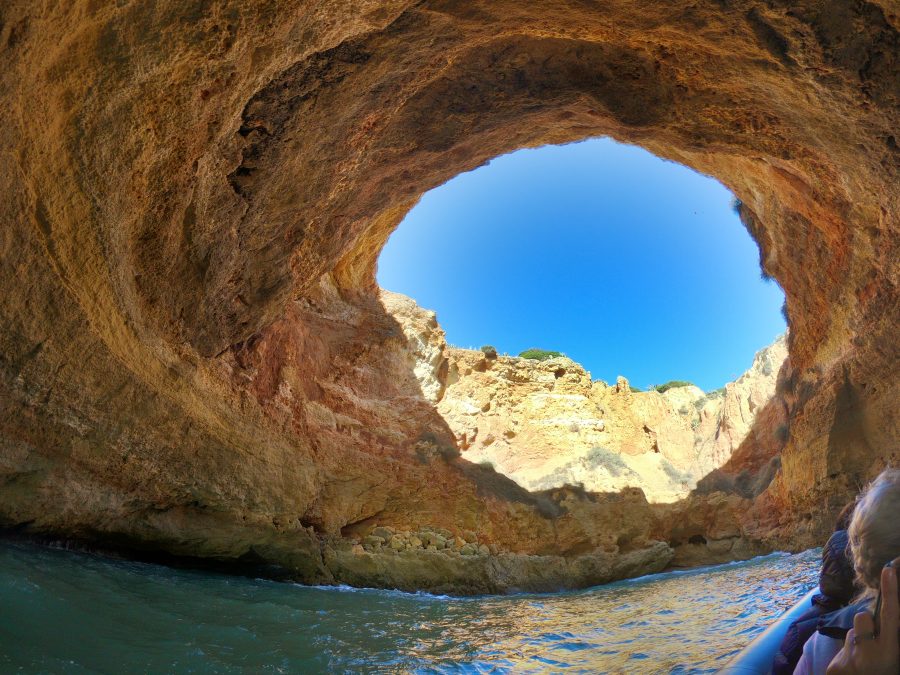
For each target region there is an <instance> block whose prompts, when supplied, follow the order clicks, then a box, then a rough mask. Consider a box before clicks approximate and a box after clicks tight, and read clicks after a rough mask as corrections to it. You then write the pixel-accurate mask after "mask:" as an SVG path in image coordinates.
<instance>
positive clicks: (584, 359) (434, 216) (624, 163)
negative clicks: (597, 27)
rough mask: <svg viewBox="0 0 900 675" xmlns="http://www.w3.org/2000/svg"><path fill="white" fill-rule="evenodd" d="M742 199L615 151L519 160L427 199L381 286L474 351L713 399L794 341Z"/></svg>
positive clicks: (551, 152)
mask: <svg viewBox="0 0 900 675" xmlns="http://www.w3.org/2000/svg"><path fill="white" fill-rule="evenodd" d="M731 200H732V195H731V193H730V192H729V191H728V190H727V189H725V188H724V187H723V186H722V185H721V184H720V183H718V182H717V181H715V180H713V179H711V178H708V177H706V176H703V175H701V174H698V173H696V172H694V171H692V170H690V169H688V168H686V167H684V166H681V165H679V164H675V163H672V162H667V161H664V160H661V159H659V158H657V157H655V156H654V155H652V154H650V153H648V152H647V151H645V150H642V149H640V148H637V147H633V146H627V145H621V144H618V143H615V142H613V141H611V140H609V139H592V140H589V141H584V142H582V143H575V144H571V145H565V146H546V147H543V148H538V149H530V150H519V151H517V152H514V153H511V154H509V155H504V156H502V157H498V158H496V159H494V160H492V161H491V162H490V163H489V164H488V165H486V166H483V167H480V168H479V169H476V170H475V171H471V172H469V173H464V174H461V175H459V176H457V177H456V178H454V179H453V180H451V181H449V182H447V183H445V184H444V185H442V186H440V187H438V188H436V189H434V190H432V191H430V192H428V193H427V194H425V195H424V196H423V198H422V200H421V201H420V202H419V204H418V205H417V206H416V207H415V208H414V209H412V211H410V213H409V214H408V215H407V217H406V218H405V219H404V220H403V222H402V223H401V224H400V226H399V227H398V228H397V230H396V231H395V232H394V233H393V235H391V238H390V240H389V241H388V243H387V246H386V247H385V249H384V252H383V253H382V255H381V258H380V260H379V265H378V281H379V283H380V284H381V286H382V287H383V288H387V289H389V290H392V291H396V292H399V293H404V294H405V295H409V296H410V297H412V298H415V300H416V301H417V302H418V303H419V305H421V306H422V307H426V308H428V309H433V310H435V311H436V312H437V314H438V321H439V322H440V324H441V326H443V328H444V330H445V331H446V332H447V340H448V342H450V343H451V344H453V345H456V346H459V347H474V348H478V347H480V346H481V345H486V344H490V345H494V346H495V347H496V348H497V350H498V351H499V352H501V353H504V352H506V353H509V354H513V355H514V354H518V353H519V352H520V351H522V350H524V349H528V348H530V347H540V348H543V349H553V350H557V351H561V352H564V353H565V354H566V355H567V356H569V357H571V358H572V359H574V360H576V361H578V362H579V363H581V364H582V365H584V367H585V368H587V369H588V370H589V371H590V372H591V374H592V376H593V377H594V378H595V379H597V378H600V379H604V380H606V381H608V382H610V381H614V380H615V378H616V376H617V375H620V374H621V375H624V376H625V377H627V378H628V379H629V380H630V381H631V382H632V383H633V384H635V385H637V386H640V387H645V386H647V385H649V384H659V383H662V382H665V381H667V380H673V379H677V380H689V381H691V382H694V383H696V384H697V385H699V386H700V387H702V388H703V389H705V390H711V389H715V388H717V387H721V386H722V385H723V384H725V382H728V381H730V380H733V379H734V378H735V377H737V376H738V375H740V374H741V373H742V372H743V371H744V370H746V369H747V368H748V367H749V366H750V363H751V362H752V359H753V354H754V352H756V351H757V350H758V349H760V348H762V347H764V346H766V345H767V344H769V343H771V342H772V341H773V340H774V339H775V337H776V336H777V335H778V334H780V333H782V332H783V331H784V330H785V323H784V320H783V318H782V316H781V312H780V310H781V304H782V302H783V301H784V295H783V293H782V292H781V289H779V288H778V286H777V284H775V283H774V282H765V281H763V280H762V279H761V278H760V270H759V262H758V261H759V253H758V249H757V247H756V244H755V243H754V242H753V240H752V239H751V238H750V236H749V235H748V234H747V231H746V230H745V229H744V227H743V226H742V225H741V223H740V222H739V220H738V218H737V216H736V215H735V214H734V212H733V211H732V209H731Z"/></svg>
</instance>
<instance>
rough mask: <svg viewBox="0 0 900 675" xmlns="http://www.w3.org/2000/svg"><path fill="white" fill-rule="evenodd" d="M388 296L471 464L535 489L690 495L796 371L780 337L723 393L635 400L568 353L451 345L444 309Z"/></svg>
mask: <svg viewBox="0 0 900 675" xmlns="http://www.w3.org/2000/svg"><path fill="white" fill-rule="evenodd" d="M381 298H382V302H383V303H384V306H385V308H386V309H387V310H388V312H389V313H390V314H391V315H392V316H393V317H394V318H395V319H397V322H398V323H399V324H400V326H401V328H402V330H403V332H404V335H405V336H406V339H407V344H408V345H409V346H410V358H411V363H410V367H411V368H412V369H413V372H415V373H416V374H417V379H418V381H419V386H420V387H421V389H422V391H423V392H429V400H431V401H433V402H434V403H436V404H437V410H438V412H439V413H440V414H441V417H443V418H444V420H445V421H446V422H447V425H448V426H449V427H450V429H451V431H453V433H454V435H455V437H456V442H457V445H458V447H459V448H460V449H461V450H462V453H463V457H464V458H465V459H467V460H469V461H471V462H475V463H479V464H487V465H489V466H492V467H493V468H494V469H496V470H497V471H499V472H500V473H502V474H504V475H506V476H509V477H510V478H512V479H513V480H515V481H516V482H517V483H518V484H519V485H521V486H522V487H524V488H526V489H528V490H532V491H540V490H547V489H550V488H555V487H562V486H563V485H565V484H571V485H580V486H582V487H583V488H585V489H586V490H589V491H593V492H610V491H612V492H617V491H619V490H621V489H622V488H625V487H639V488H641V489H642V490H643V492H644V493H645V494H646V495H647V498H648V500H649V501H650V502H673V501H676V500H677V499H680V498H683V497H686V496H687V495H688V494H689V493H690V491H691V490H692V489H694V488H695V487H696V485H697V481H698V480H699V479H701V478H703V477H705V476H707V475H708V474H709V473H710V472H712V471H713V470H716V469H719V468H720V467H721V466H723V465H724V464H725V463H726V462H727V461H728V460H729V459H730V458H731V456H732V453H733V452H734V450H736V449H737V448H738V447H739V446H740V445H741V443H742V442H743V441H744V439H745V438H746V436H747V434H748V433H749V431H750V429H751V427H752V425H753V422H754V417H755V415H756V412H757V411H759V410H761V409H762V408H763V407H765V406H766V405H767V404H768V403H769V401H770V399H772V396H773V395H774V394H775V389H776V381H777V379H778V374H779V372H781V370H782V368H783V367H785V368H786V370H787V371H789V366H787V365H786V364H785V361H786V358H787V344H786V340H785V337H784V336H782V337H780V338H778V339H777V340H776V341H775V343H774V344H772V345H770V346H769V347H766V348H765V349H762V350H760V352H759V353H758V354H756V356H755V358H754V359H753V364H752V366H751V367H750V368H749V369H748V370H747V372H746V373H744V374H743V375H741V377H739V378H738V379H737V380H736V381H734V382H729V383H727V384H726V385H725V386H724V387H723V388H722V389H721V390H718V391H714V392H710V393H709V394H706V393H704V392H703V391H702V390H701V389H699V388H698V387H696V386H685V387H675V388H670V389H667V390H665V391H664V392H662V393H659V392H657V391H647V392H637V391H634V390H632V389H631V387H630V386H629V384H628V381H627V380H626V379H625V378H619V381H618V382H617V383H616V384H613V385H609V384H607V383H606V382H603V381H599V380H597V381H594V380H592V379H591V375H590V373H588V372H587V371H586V370H585V369H584V368H582V367H581V366H580V365H579V364H578V363H575V362H574V361H572V360H571V359H568V358H566V357H564V356H561V357H556V358H551V359H548V360H544V361H539V360H534V359H526V358H519V357H509V356H496V355H494V354H485V353H483V352H481V351H474V350H466V349H458V348H453V347H448V346H447V345H446V343H445V340H444V333H443V331H442V330H441V328H440V327H439V325H438V323H437V319H436V316H435V314H434V312H430V311H427V310H424V309H420V308H418V307H417V306H416V304H415V303H414V302H413V301H412V300H411V299H410V298H407V297H405V296H402V295H399V294H397V293H390V292H387V291H382V293H381ZM773 433H775V432H773ZM779 449H780V448H779ZM773 454H776V453H773Z"/></svg>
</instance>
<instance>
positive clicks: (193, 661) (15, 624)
mask: <svg viewBox="0 0 900 675" xmlns="http://www.w3.org/2000/svg"><path fill="white" fill-rule="evenodd" d="M818 560H819V553H818V552H817V551H807V552H805V553H801V554H799V555H787V554H774V555H770V556H766V557H763V558H757V559H755V560H752V561H749V562H745V563H739V564H730V565H722V566H718V567H710V568H704V569H699V570H691V571H688V572H673V573H666V574H657V575H653V576H649V577H643V578H641V579H636V580H631V581H626V582H619V583H615V584H610V585H607V586H600V587H597V588H592V589H588V590H584V591H578V592H570V593H561V594H556V595H550V594H527V595H526V594H523V595H513V596H485V597H477V598H447V597H435V596H428V595H412V594H405V593H399V592H394V591H375V590H353V589H347V588H309V587H303V586H297V585H294V584H287V583H279V582H274V581H266V580H261V579H250V578H245V577H234V576H226V575H221V574H215V573H209V572H198V571H192V570H182V569H172V568H169V567H164V566H160V565H154V564H147V563H138V562H130V561H121V560H113V559H109V558H104V557H101V556H97V555H93V554H88V553H80V552H73V551H66V550H61V549H53V548H46V547H38V546H35V545H32V544H26V543H20V542H8V541H6V542H4V541H0V672H4V673H6V672H28V673H32V672H49V673H116V674H118V673H158V672H163V673H168V672H172V673H240V672H252V673H256V672H259V673H288V672H290V673H320V672H321V673H325V672H327V673H372V672H377V673H407V672H415V673H487V672H491V673H505V672H510V673H513V672H514V673H543V672H557V671H561V670H565V671H568V672H576V673H577V672H591V673H593V672H624V673H660V672H662V673H669V672H675V673H689V672H690V673H694V672H697V673H701V672H714V671H715V670H716V669H717V668H718V667H720V666H722V665H723V664H724V662H725V661H727V660H728V658H729V657H730V656H731V655H733V654H734V653H736V652H737V651H738V650H740V648H741V647H743V646H744V645H745V644H746V643H747V642H749V641H750V640H751V639H752V638H753V637H754V636H755V635H756V634H757V633H758V632H759V631H761V630H762V629H763V628H764V627H765V626H766V624H768V623H769V622H770V621H771V620H772V619H773V618H775V617H776V616H778V615H779V614H780V613H781V612H782V611H784V610H785V609H787V608H788V607H790V606H791V605H793V604H794V603H795V602H796V601H797V600H798V599H799V598H800V597H801V596H802V595H803V594H804V593H805V592H806V591H807V590H808V589H809V588H811V587H812V586H813V585H814V584H815V581H816V577H817V573H818Z"/></svg>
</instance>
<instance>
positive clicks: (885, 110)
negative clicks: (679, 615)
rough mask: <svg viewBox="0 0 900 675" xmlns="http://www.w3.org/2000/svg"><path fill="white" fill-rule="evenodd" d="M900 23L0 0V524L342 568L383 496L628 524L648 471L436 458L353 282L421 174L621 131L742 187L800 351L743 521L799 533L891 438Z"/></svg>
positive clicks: (726, 11)
mask: <svg viewBox="0 0 900 675" xmlns="http://www.w3.org/2000/svg"><path fill="white" fill-rule="evenodd" d="M898 30H900V16H898V14H897V13H896V9H895V8H892V6H891V5H890V3H885V2H883V1H881V2H879V1H875V0H873V1H871V2H860V3H854V4H851V3H842V2H838V1H834V2H829V3H824V4H823V3H820V2H800V3H797V2H792V3H783V2H774V3H772V2H770V3H762V2H757V1H755V0H704V1H701V2H697V3H693V4H690V5H684V4H683V3H674V2H654V3H650V4H646V3H645V4H643V5H641V4H640V3H637V4H635V3H624V2H613V3H594V2H586V1H581V0H571V1H570V2H563V3H557V4H555V5H553V7H552V9H550V8H543V9H542V8H538V7H531V6H528V5H527V4H525V5H523V3H516V2H505V1H503V2H496V1H492V2H465V3H461V2H452V1H450V0H432V1H428V0H425V1H421V2H415V3H413V2H405V1H393V2H386V3H372V2H367V1H365V0H360V1H359V2H349V3H330V4H329V5H328V6H317V7H315V8H312V7H311V6H309V5H308V3H301V2H295V1H292V0H285V1H284V2H278V3H275V2H267V1H264V0H259V1H256V2H232V1H228V0H221V1H219V2H215V3H212V4H210V3H201V2H188V3H185V2H157V3H152V4H148V3H139V2H120V3H115V4H108V5H105V4H103V3H97V2H90V1H88V0H84V1H83V2H76V3H69V4H68V5H66V6H64V7H63V6H59V7H55V8H52V9H41V10H38V9H36V8H34V7H33V3H28V2H25V1H24V0H13V1H12V2H9V3H7V4H6V5H5V6H4V8H3V9H2V10H0V64H2V66H3V67H2V68H0V82H2V87H0V91H2V92H4V93H3V96H2V105H3V110H4V112H5V115H4V119H5V124H4V125H3V127H2V129H0V139H2V144H0V149H2V160H0V162H2V168H3V170H2V172H0V181H2V186H3V194H4V195H6V198H5V199H4V200H3V203H2V205H0V210H2V214H3V215H2V218H3V223H4V227H3V228H2V233H0V246H2V251H3V255H2V262H0V284H2V288H3V289H4V294H3V299H2V301H0V315H2V318H3V320H2V322H0V345H2V359H0V391H2V395H0V409H2V418H3V422H2V424H0V480H2V481H3V482H2V485H3V489H2V490H0V522H2V523H3V524H4V525H6V526H11V527H23V528H25V529H26V530H27V531H30V532H35V533H52V534H58V535H60V534H61V535H66V536H74V537H81V538H94V539H99V540H101V541H104V542H107V543H113V544H115V543H121V544H122V545H128V546H138V547H146V548H153V549H161V550H166V551H169V552H171V553H175V554H180V555H193V556H200V557H214V558H225V559H234V558H240V557H242V556H249V557H251V558H254V559H262V560H266V561H271V562H276V563H279V564H282V565H284V566H286V567H288V568H290V569H291V570H293V571H294V573H295V574H297V575H299V576H301V577H302V578H305V579H311V580H312V579H329V578H334V576H335V575H338V576H340V575H341V574H342V575H343V576H340V578H343V579H346V580H349V581H351V582H354V583H373V582H377V580H378V579H379V578H381V579H384V578H385V577H384V574H385V572H384V570H383V569H380V568H378V569H376V568H375V567H372V568H366V569H361V570H360V569H355V568H354V570H351V571H347V569H346V568H342V569H344V571H343V572H341V573H337V572H336V571H335V570H336V569H337V568H339V567H340V565H338V566H337V567H336V566H335V565H334V564H331V563H329V555H330V556H332V558H333V557H334V556H339V555H342V553H341V550H342V549H341V550H339V549H340V546H339V545H338V544H335V547H336V548H334V547H332V548H329V546H330V545H328V546H325V549H323V548H322V546H323V544H322V542H323V541H324V540H329V541H330V540H331V538H337V537H338V536H339V534H340V533H341V532H343V533H344V534H351V533H353V532H355V531H357V530H360V531H361V529H364V528H365V527H368V526H371V525H373V524H388V525H393V526H396V527H418V526H421V525H433V526H435V527H438V526H441V527H465V528H468V529H476V530H478V531H479V533H480V536H481V537H482V539H483V540H484V541H489V542H491V543H492V544H494V545H496V546H498V547H499V548H501V549H504V550H511V551H520V552H523V553H529V554H551V553H552V554H562V555H564V556H565V555H568V556H570V557H571V556H574V555H576V554H579V555H580V554H581V553H583V552H584V551H589V550H604V551H607V552H610V553H616V552H618V554H620V555H621V554H624V553H626V552H627V551H629V550H631V549H635V550H637V549H640V548H641V547H642V546H643V547H644V548H645V549H647V547H649V546H650V544H649V543H648V542H649V541H650V539H651V534H652V533H651V529H652V528H651V525H649V524H648V523H650V522H651V521H652V520H653V515H652V514H651V513H650V512H649V511H648V510H647V509H645V508H644V507H643V506H640V499H638V498H637V497H634V500H636V501H635V502H634V503H635V504H637V506H634V508H633V510H632V511H627V509H626V510H624V511H623V509H624V507H623V506H622V504H625V503H626V502H627V503H628V504H631V502H629V501H628V500H629V499H632V497H633V496H625V497H622V496H605V497H604V498H602V499H600V498H598V497H596V496H595V497H593V500H594V501H591V499H588V498H587V497H586V496H583V495H577V494H557V495H555V496H553V497H552V499H551V501H552V503H551V504H549V505H548V504H546V503H544V502H542V501H541V499H542V498H538V497H536V496H534V495H529V494H527V493H523V491H517V490H516V489H514V487H512V486H509V485H506V484H504V483H503V481H502V480H500V479H498V478H497V477H494V476H488V475H482V473H478V472H477V471H476V470H474V469H472V468H471V467H466V466H464V465H463V464H462V463H460V462H458V461H457V460H455V459H454V458H453V452H454V450H453V447H452V446H453V444H452V440H451V439H450V436H449V434H448V430H447V429H446V427H445V426H444V425H443V423H442V421H441V420H440V418H439V417H438V416H437V415H436V413H435V412H434V409H433V406H431V404H430V402H429V400H428V397H427V395H426V394H424V393H423V392H422V391H421V390H420V389H419V387H418V384H417V381H416V379H415V377H414V376H413V374H412V373H411V372H410V368H409V363H408V358H407V357H406V354H407V347H406V345H405V338H404V337H403V335H402V332H401V331H399V329H398V327H397V325H396V323H395V322H394V321H393V320H392V319H391V318H390V317H389V316H388V315H387V314H386V313H385V311H384V309H383V307H382V306H381V305H380V303H379V302H378V299H377V293H376V287H375V282H374V265H375V261H376V259H377V256H378V253H379V251H380V248H381V246H382V245H383V243H384V241H385V240H386V238H387V236H388V235H389V233H390V231H391V230H392V228H393V227H395V226H396V224H397V223H398V222H399V221H400V220H401V219H402V217H403V215H404V214H405V212H406V211H407V210H408V209H409V208H410V207H411V205H412V204H413V203H414V202H415V201H416V200H417V199H418V197H419V196H420V195H421V194H422V193H423V192H425V191H426V190H428V189H430V188H432V187H434V186H436V185H438V184H440V183H442V182H444V181H445V180H447V179H449V178H451V177H452V176H453V175H455V174H457V173H459V172H460V171H465V170H469V169H472V168H474V167H476V166H478V165H479V164H481V163H483V162H484V161H487V160H488V159H490V158H491V157H493V156H496V155H498V154H501V153H503V152H507V151H510V150H513V149H516V148H519V147H525V146H534V145H540V144H544V143H560V142H567V141H573V140H578V139H582V138H586V137H589V136H594V135H609V136H612V137H614V138H616V139H618V140H621V141H626V142H631V143H637V144H640V145H642V146H643V147H645V148H647V149H649V150H651V151H652V152H654V153H656V154H658V155H660V156H662V157H665V158H668V159H671V160H674V161H678V162H681V163H684V164H686V165H688V166H691V167H693V168H695V169H697V170H699V171H702V172H704V173H708V174H711V175H714V176H716V177H717V178H718V179H719V180H721V181H722V182H723V183H725V184H726V185H727V186H728V187H729V188H731V189H732V190H733V191H734V192H735V194H736V195H737V196H738V197H739V198H740V199H741V202H742V204H743V207H742V208H743V218H744V220H745V222H746V224H747V225H748V227H749V228H750V230H751V232H752V234H753V236H754V238H755V239H756V241H757V242H758V243H759V245H760V249H761V257H762V262H763V265H764V267H765V269H766V270H767V272H768V273H770V274H771V275H772V276H774V277H775V278H776V279H777V280H778V281H779V283H780V284H781V285H782V287H783V288H784V289H785V292H786V295H787V298H788V301H787V307H788V312H789V315H790V324H791V329H792V332H791V344H790V353H791V360H792V364H793V369H794V376H793V378H792V381H791V382H790V388H789V391H787V392H786V393H785V398H786V400H787V401H788V404H789V406H790V420H791V424H790V438H789V440H788V445H787V447H786V448H785V450H784V453H783V458H782V468H781V471H780V473H779V474H778V476H777V477H776V479H775V480H774V481H773V483H772V484H771V485H770V486H769V488H768V490H767V491H766V492H764V493H763V494H762V495H761V496H760V497H758V498H757V509H756V511H753V510H751V513H757V514H759V516H758V517H756V518H750V519H748V518H746V517H745V518H744V522H743V524H742V527H743V528H744V529H743V531H744V534H745V536H746V537H747V538H748V539H753V540H754V541H780V542H782V543H783V542H788V544H790V545H793V546H801V545H805V544H807V543H810V542H812V541H814V537H815V536H817V535H818V534H820V533H821V532H823V531H824V529H825V528H826V527H827V525H826V523H825V520H826V516H827V515H828V514H829V513H830V512H831V511H834V510H836V509H837V507H838V505H839V504H838V503H839V502H840V501H841V500H843V499H844V498H845V497H846V496H847V495H848V494H849V493H850V492H851V491H852V490H853V489H855V487H856V486H857V485H858V484H859V482H860V481H862V480H864V479H865V478H866V477H867V476H870V475H871V474H872V473H873V472H874V471H876V470H877V469H878V467H880V466H882V465H883V464H884V463H886V462H892V461H894V462H896V460H897V446H896V443H897V439H898V436H900V434H898V421H897V407H896V403H897V401H898V400H900V392H898V385H897V377H896V375H897V364H898V342H897V340H896V333H897V327H898V323H900V321H898V319H900V309H898V307H900V303H898V293H897V283H898V276H897V275H898V265H897V260H898V259H900V255H898V254H900V251H898V248H900V247H898V241H900V240H898V212H900V191H898V190H897V185H898V168H900V146H898V139H897V136H896V134H897V129H898V127H900V124H898V122H900V115H898V99H900V66H898V61H897V59H898V54H900V39H898ZM473 471H475V473H473ZM548 499H550V498H549V497H548ZM554 500H555V501H554ZM617 500H618V501H617ZM823 504H824V505H825V507H826V508H823ZM566 505H568V506H566ZM629 508H631V507H629ZM591 509H601V510H603V513H604V514H606V516H608V515H609V513H611V512H615V513H617V514H618V516H617V517H620V518H621V517H624V516H623V514H624V513H626V511H627V513H628V514H629V515H628V519H629V522H632V521H633V522H634V523H637V524H636V525H634V527H633V528H631V529H633V533H632V534H630V535H629V536H625V537H624V538H623V537H622V536H620V534H621V533H620V532H617V533H615V536H611V535H609V533H608V532H606V531H603V529H602V528H599V529H598V526H597V525H596V522H595V521H596V518H595V519H594V520H591V518H589V517H587V516H583V514H582V511H584V513H591V512H592V511H591ZM604 509H605V510H604ZM548 513H552V517H550V516H548ZM606 516H604V517H606ZM630 527H631V526H630V525H629V528H630ZM626 529H628V528H626ZM323 550H324V551H325V553H323ZM647 550H649V549H647ZM372 564H374V563H372ZM560 564H562V563H560ZM585 564H587V563H585ZM592 564H593V563H592ZM623 573H627V571H625V572H623V571H622V570H621V569H619V571H618V572H610V571H609V570H606V572H604V574H605V575H606V576H604V575H603V574H600V573H599V572H596V571H595V572H591V573H590V574H588V573H585V576H582V577H577V575H575V576H576V577H577V578H575V580H574V581H572V582H571V583H574V584H577V583H587V582H589V581H592V580H593V581H596V580H598V579H601V580H602V579H606V578H611V575H612V576H614V575H616V574H619V575H621V574H623ZM411 574H412V573H411ZM459 574H460V579H463V578H469V579H471V578H472V577H473V575H474V574H475V573H474V572H472V571H471V570H469V571H468V572H459ZM591 574H593V575H594V576H591ZM354 575H355V576H354ZM526 576H527V574H526ZM414 577H415V574H412V576H411V577H410V578H414ZM383 583H388V584H395V585H402V584H403V583H405V582H403V581H402V580H399V581H398V580H397V579H388V580H387V581H384V582H383ZM459 584H462V585H464V583H463V582H462V581H460V582H459ZM410 585H413V586H415V585H427V584H426V583H425V582H423V581H415V580H414V581H411V582H410ZM451 585H452V584H451ZM486 587H490V588H494V586H489V585H488V586H483V587H482V588H486Z"/></svg>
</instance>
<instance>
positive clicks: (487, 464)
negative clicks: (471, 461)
mask: <svg viewBox="0 0 900 675" xmlns="http://www.w3.org/2000/svg"><path fill="white" fill-rule="evenodd" d="M478 464H479V466H481V467H482V468H484V469H488V470H490V471H496V470H497V469H495V468H494V463H493V462H492V461H491V460H489V459H484V460H482V461H480V462H478Z"/></svg>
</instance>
